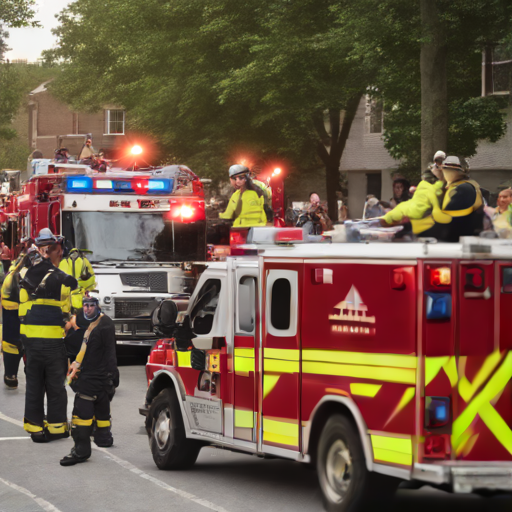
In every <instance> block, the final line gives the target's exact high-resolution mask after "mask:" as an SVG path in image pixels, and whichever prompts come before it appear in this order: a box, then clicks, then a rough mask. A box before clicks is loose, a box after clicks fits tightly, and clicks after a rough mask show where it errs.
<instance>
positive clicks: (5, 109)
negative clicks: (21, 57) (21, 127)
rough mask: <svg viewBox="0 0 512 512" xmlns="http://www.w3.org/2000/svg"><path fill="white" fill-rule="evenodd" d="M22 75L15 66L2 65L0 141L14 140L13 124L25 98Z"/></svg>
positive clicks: (0, 72)
mask: <svg viewBox="0 0 512 512" xmlns="http://www.w3.org/2000/svg"><path fill="white" fill-rule="evenodd" d="M21 83H22V81H21V75H20V73H19V71H18V68H17V67H16V65H14V64H0V91H2V94H0V139H7V140H8V139H12V138H13V137H15V136H16V132H15V131H14V130H13V129H12V128H11V126H10V125H11V122H12V120H13V118H14V116H15V114H16V112H17V111H18V108H19V107H20V104H21V100H22V98H23V89H22V87H21Z"/></svg>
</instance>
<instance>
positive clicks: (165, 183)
mask: <svg viewBox="0 0 512 512" xmlns="http://www.w3.org/2000/svg"><path fill="white" fill-rule="evenodd" d="M173 183H174V180H170V179H163V180H149V182H148V191H149V192H156V193H158V192H163V193H165V192H167V193H168V192H172V187H173Z"/></svg>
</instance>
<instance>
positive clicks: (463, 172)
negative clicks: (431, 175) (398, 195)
mask: <svg viewBox="0 0 512 512" xmlns="http://www.w3.org/2000/svg"><path fill="white" fill-rule="evenodd" d="M442 172H443V179H442V180H439V181H437V182H435V183H434V184H431V183H428V182H427V181H425V180H424V181H422V182H421V183H420V184H419V185H418V188H417V189H416V192H415V193H414V196H413V198H412V199H411V200H409V201H405V202H404V203H400V204H399V205H398V206H397V207H396V208H395V209H393V210H391V211H390V212H388V213H387V214H386V215H384V217H383V218H382V219H381V224H382V225H384V226H389V225H392V224H397V223H400V221H402V219H403V218H404V217H408V218H409V220H410V221H411V224H412V230H413V233H414V234H415V235H417V236H421V237H433V238H437V239H438V240H440V241H443V242H458V241H459V238H460V237H461V236H475V235H478V234H479V233H480V232H481V231H482V230H483V219H484V211H483V205H484V202H483V198H482V193H481V191H480V187H479V185H478V183H476V182H475V181H473V180H470V179H469V176H468V173H469V167H468V166H467V164H466V162H465V160H464V159H463V158H459V157H456V156H448V157H447V158H446V159H445V160H444V161H443V164H442Z"/></svg>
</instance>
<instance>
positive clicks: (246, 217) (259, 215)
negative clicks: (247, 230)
mask: <svg viewBox="0 0 512 512" xmlns="http://www.w3.org/2000/svg"><path fill="white" fill-rule="evenodd" d="M264 204H265V197H264V195H262V196H258V194H257V193H256V192H254V190H246V191H244V193H243V194H242V197H240V190H237V191H236V192H235V193H234V194H233V195H232V196H231V199H230V200H229V203H228V207H227V208H226V211H225V212H224V213H221V214H220V215H219V217H220V218H221V219H233V220H234V222H233V227H251V226H265V225H266V224H267V216H266V215H265V210H264V209H263V205H264Z"/></svg>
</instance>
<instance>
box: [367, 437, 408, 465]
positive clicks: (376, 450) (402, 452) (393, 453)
mask: <svg viewBox="0 0 512 512" xmlns="http://www.w3.org/2000/svg"><path fill="white" fill-rule="evenodd" d="M370 437H371V440H372V447H373V458H374V460H375V461H376V462H390V463H392V464H400V465H402V466H411V465H412V441H411V439H410V438H403V437H392V436H382V435H378V434H370Z"/></svg>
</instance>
